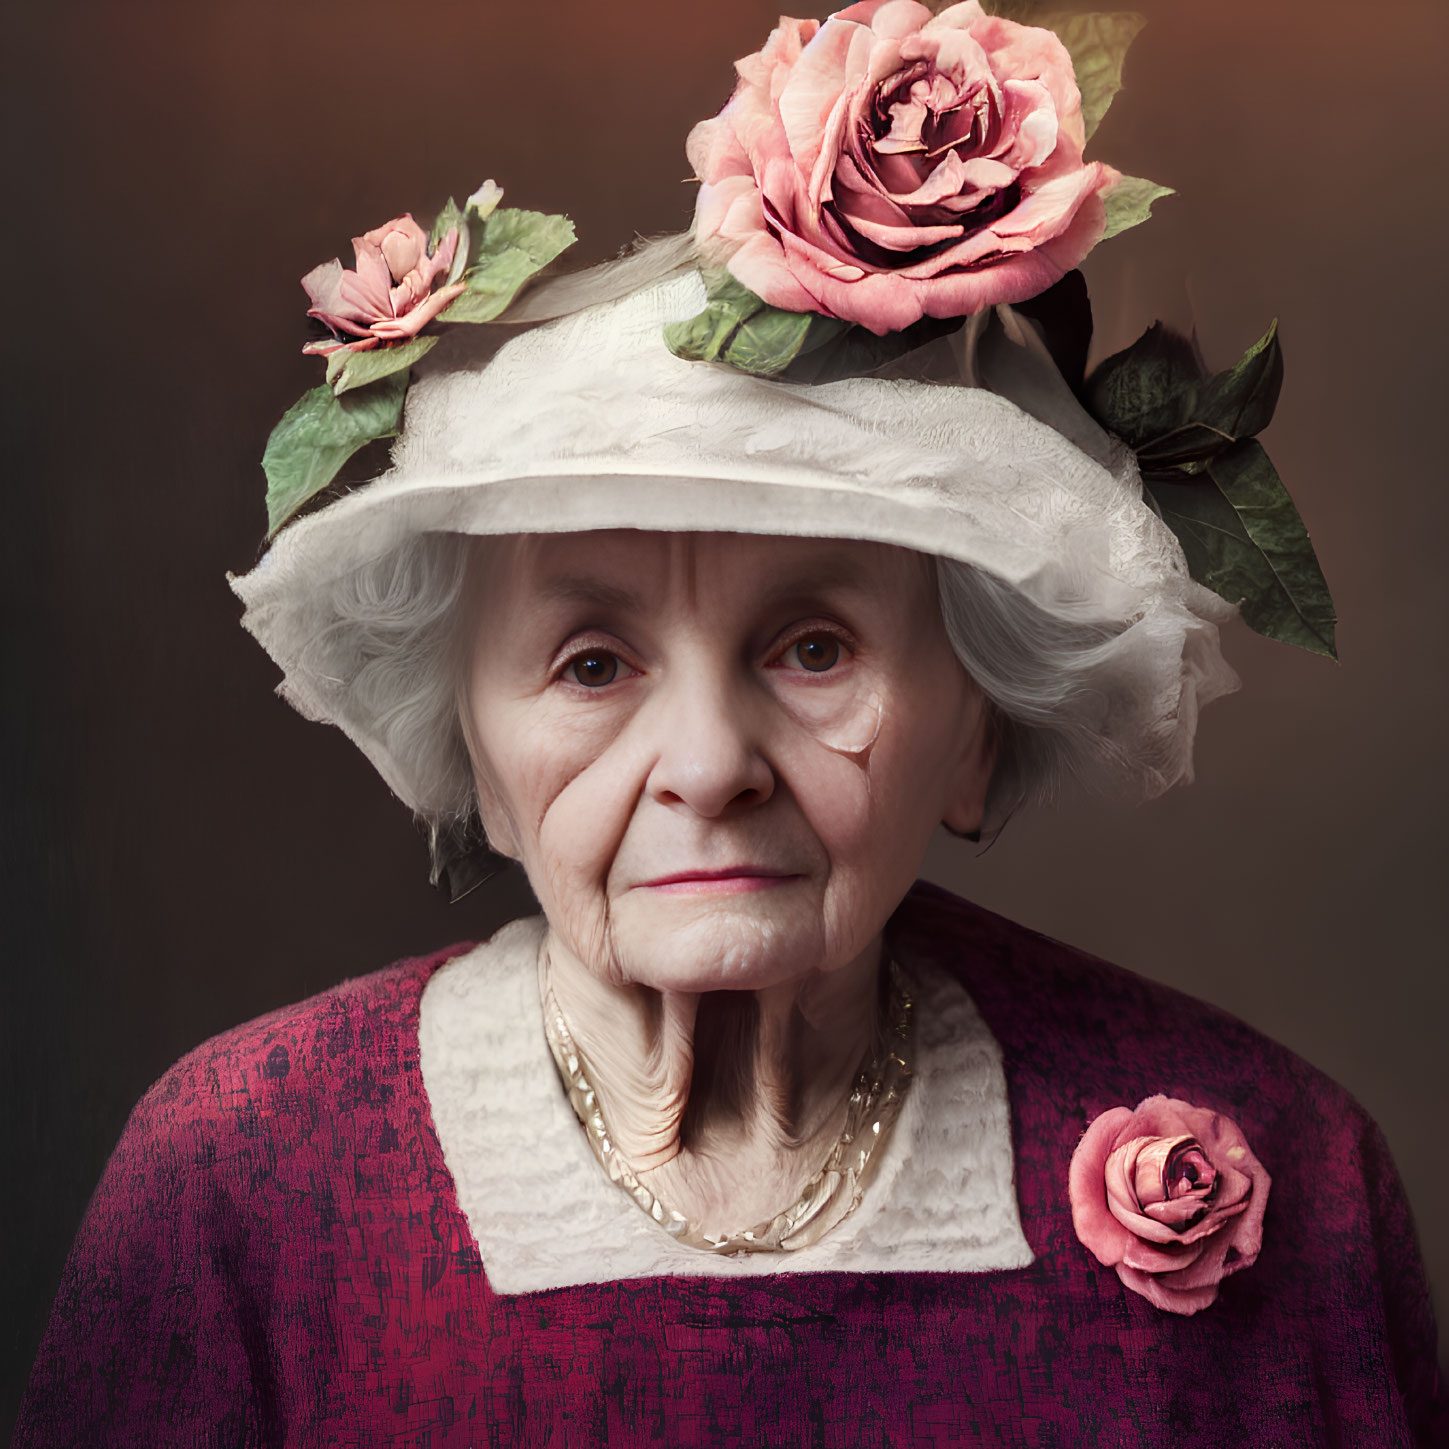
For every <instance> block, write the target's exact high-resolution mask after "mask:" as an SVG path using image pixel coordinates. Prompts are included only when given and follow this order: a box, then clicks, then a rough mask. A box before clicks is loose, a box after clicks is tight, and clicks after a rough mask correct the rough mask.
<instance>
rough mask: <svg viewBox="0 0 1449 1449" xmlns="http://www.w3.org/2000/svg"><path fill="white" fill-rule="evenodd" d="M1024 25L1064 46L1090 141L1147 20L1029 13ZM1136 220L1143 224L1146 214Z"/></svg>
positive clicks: (1122, 13) (1122, 14)
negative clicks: (1039, 28)
mask: <svg viewBox="0 0 1449 1449" xmlns="http://www.w3.org/2000/svg"><path fill="white" fill-rule="evenodd" d="M998 13H999V12H998ZM1008 18H1011V19H1017V18H1019V17H1016V16H1011V17H1008ZM1023 23H1024V24H1027V25H1039V26H1042V27H1043V28H1044V29H1047V30H1054V31H1056V33H1057V38H1058V39H1059V40H1060V41H1061V42H1062V44H1063V45H1064V46H1066V48H1067V54H1068V55H1070V56H1071V58H1072V69H1073V70H1074V71H1075V72H1076V77H1077V89H1078V90H1079V91H1081V93H1082V121H1083V122H1084V123H1085V125H1086V128H1087V139H1088V140H1090V139H1091V137H1092V132H1093V131H1095V130H1096V129H1097V127H1098V126H1099V125H1100V124H1101V122H1102V117H1103V116H1105V115H1106V114H1107V108H1108V107H1109V106H1110V105H1111V104H1112V97H1113V96H1115V95H1116V94H1117V92H1118V91H1119V90H1121V89H1122V62H1123V61H1124V60H1126V58H1127V50H1128V47H1129V46H1130V45H1131V44H1132V42H1133V41H1134V40H1136V38H1137V35H1138V32H1139V31H1140V30H1141V29H1142V27H1143V26H1144V25H1146V24H1147V17H1146V16H1145V15H1138V14H1137V13H1136V12H1135V11H1130V10H1115V11H1107V12H1103V11H1092V12H1088V13H1087V14H1077V13H1075V12H1072V11H1065V12H1064V11H1057V12H1055V13H1053V14H1045V15H1039V16H1038V18H1035V19H1033V18H1030V13H1029V14H1028V18H1026V19H1025V20H1024V21H1023ZM1149 184H1150V183H1149ZM1138 220H1139V221H1142V220H1146V213H1145V212H1144V214H1143V216H1141V217H1139V218H1138ZM1129 225H1130V223H1129ZM1119 230H1120V228H1119ZM1109 234H1110V233H1109Z"/></svg>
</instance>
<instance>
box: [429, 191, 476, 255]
mask: <svg viewBox="0 0 1449 1449" xmlns="http://www.w3.org/2000/svg"><path fill="white" fill-rule="evenodd" d="M455 226H456V227H459V228H461V231H462V234H463V236H465V237H466V236H467V235H468V224H467V222H466V221H465V220H464V217H463V213H462V212H461V211H459V210H458V203H457V202H456V201H454V200H453V198H452V197H451V196H450V197H449V198H448V200H447V202H446V203H445V204H444V206H443V209H442V210H441V211H440V212H439V213H438V214H437V216H435V217H434V218H433V229H432V231H431V232H429V233H428V250H429V251H430V252H431V251H433V250H434V249H435V248H436V247H437V245H438V243H439V242H440V241H442V239H443V238H444V237H445V236H447V234H448V233H449V232H450V231H452V229H453V228H454V227H455Z"/></svg>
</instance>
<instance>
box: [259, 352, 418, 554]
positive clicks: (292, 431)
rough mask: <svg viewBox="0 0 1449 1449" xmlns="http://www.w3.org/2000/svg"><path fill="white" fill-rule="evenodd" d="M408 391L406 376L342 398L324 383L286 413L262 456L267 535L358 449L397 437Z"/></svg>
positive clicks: (387, 379) (400, 374) (396, 376)
mask: <svg viewBox="0 0 1449 1449" xmlns="http://www.w3.org/2000/svg"><path fill="white" fill-rule="evenodd" d="M407 387H408V375H407V373H406V372H395V373H393V374H392V375H391V376H389V377H385V378H383V379H382V380H381V381H380V382H375V383H373V384H372V385H371V386H369V387H365V388H359V389H358V390H357V391H356V392H350V393H348V394H347V395H346V396H344V397H338V396H336V394H334V393H333V391H332V389H331V388H330V387H328V386H327V384H326V383H323V384H322V385H321V386H320V387H314V388H313V389H312V390H311V391H310V392H307V393H303V395H302V396H301V397H300V398H299V399H298V400H297V402H295V403H294V404H293V405H292V406H291V407H290V408H288V409H287V412H286V413H285V415H284V416H283V418H282V420H281V422H279V423H278V424H277V426H276V427H275V428H273V429H272V435H271V437H270V438H268V439H267V447H266V451H265V452H264V453H263V454H262V470H263V471H264V472H265V473H266V475H267V534H268V536H269V537H270V536H271V535H272V534H274V533H276V531H277V530H278V529H279V528H280V527H281V526H282V525H283V524H284V523H285V522H286V521H287V520H288V519H289V518H290V517H291V516H292V515H293V514H294V513H295V512H296V511H297V510H298V509H299V508H300V507H301V506H302V505H303V504H304V503H306V501H307V500H308V499H309V498H312V497H314V496H315V495H316V494H318V493H320V492H321V491H322V490H323V489H324V488H325V487H326V486H327V485H328V484H329V483H330V482H331V481H332V480H333V479H334V478H335V477H336V476H337V470H338V469H339V468H341V467H342V465H343V464H344V463H345V462H346V461H347V460H348V459H349V458H350V457H351V456H352V455H353V454H354V453H355V452H356V451H357V450H358V449H359V448H361V447H363V446H364V445H365V444H367V443H370V442H372V441H373V440H374V439H376V438H388V437H392V436H394V435H395V434H396V432H397V426H398V421H399V419H400V418H401V417H402V408H403V398H404V396H405V395H406V393H407Z"/></svg>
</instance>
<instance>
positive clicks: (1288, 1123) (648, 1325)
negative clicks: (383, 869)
mask: <svg viewBox="0 0 1449 1449" xmlns="http://www.w3.org/2000/svg"><path fill="white" fill-rule="evenodd" d="M891 929H892V937H893V940H894V941H895V942H896V943H898V945H899V947H900V949H901V950H902V951H906V952H909V953H911V954H913V955H914V956H915V957H916V958H917V959H923V958H929V959H930V960H932V961H934V962H935V963H936V965H937V967H939V969H940V970H942V971H946V972H949V973H952V974H953V975H954V976H956V977H957V978H958V979H959V980H960V981H961V983H962V984H963V985H964V987H965V989H966V992H968V993H969V996H970V998H971V1000H972V1001H973V1002H974V1003H975V1007H976V1008H977V1009H978V1010H979V1012H980V1015H981V1017H982V1018H983V1019H984V1020H985V1022H986V1023H987V1024H988V1025H989V1028H990V1032H991V1034H992V1035H993V1036H994V1038H995V1040H996V1042H997V1043H999V1045H1000V1052H1001V1062H1002V1065H1003V1066H1004V1070H1005V1080H1006V1088H1007V1095H1008V1097H1009V1102H1010V1133H1011V1145H1012V1148H1013V1150H1014V1161H1015V1175H1016V1182H1015V1187H1016V1203H1017V1206H1018V1207H1019V1213H1020V1226H1021V1230H1022V1232H1023V1233H1024V1235H1025V1239H1026V1241H1027V1242H1028V1243H1029V1245H1030V1251H1031V1255H1032V1260H1031V1261H1030V1262H1029V1264H1028V1265H1027V1266H1025V1267H1020V1268H1012V1269H1006V1270H997V1271H981V1272H955V1273H947V1272H872V1273H864V1272H805V1273H791V1274H767V1275H763V1276H754V1277H749V1278H732V1279H731V1278H719V1277H711V1276H656V1277H646V1278H629V1279H620V1280H615V1281H604V1282H593V1283H583V1284H577V1285H574V1286H569V1287H561V1288H555V1289H552V1290H548V1291H535V1292H523V1293H504V1292H501V1291H499V1290H498V1289H497V1288H496V1287H495V1285H494V1284H493V1283H491V1282H490V1277H489V1272H488V1265H487V1263H486V1262H484V1261H483V1260H482V1258H481V1257H480V1253H479V1248H478V1241H477V1237H475V1234H474V1233H473V1232H472V1230H471V1229H470V1225H469V1219H468V1217H467V1216H466V1215H465V1214H464V1212H463V1211H462V1209H461V1208H460V1206H459V1197H458V1193H457V1190H456V1188H455V1184H454V1180H453V1176H452V1174H451V1173H450V1171H449V1168H448V1164H447V1162H446V1161H445V1159H444V1156H443V1153H442V1150H441V1147H440V1145H439V1139H438V1135H437V1131H436V1128H435V1124H434V1119H433V1114H432V1111H431V1108H430V1102H429V1098H428V1094H427V1092H426V1090H425V1088H424V1084H423V1077H422V1072H421V1070H420V1066H419V1035H418V1031H419V1028H418V1021H419V1001H420V998H421V995H422V992H423V989H424V987H425V985H426V983H427V982H428V980H429V978H430V977H431V976H432V974H433V973H434V972H435V971H436V970H437V969H438V968H439V966H441V965H442V964H443V963H444V962H445V961H446V960H448V959H449V958H450V957H451V956H453V955H456V954H457V953H456V952H444V953H441V954H439V955H438V956H435V957H430V958H427V959H424V960H415V961H408V962H404V963H402V964H400V965H397V966H394V967H392V968H390V969H388V970H386V971H381V972H378V973H376V974H374V975H372V976H367V977H363V978H361V979H359V980H356V981H352V982H349V983H347V984H345V985H343V986H340V987H338V988H336V989H334V990H332V991H329V992H326V993H324V994H323V995H321V996H318V997H316V998H314V999H313V1000H311V1001H309V1002H306V1003H303V1004H302V1005H300V1006H297V1007H292V1008H288V1009H286V1010H283V1011H279V1012H274V1013H272V1014H271V1015H269V1016H267V1017H264V1018H261V1019H260V1020H258V1021H255V1022H252V1023H250V1024H249V1025H247V1026H244V1027H241V1028H238V1029H237V1030H235V1031H232V1032H228V1033H226V1034H224V1035H222V1036H220V1037H218V1038H216V1039H215V1040H214V1041H212V1042H210V1043H208V1044H207V1045H205V1046H203V1047H201V1048H199V1049H198V1050H197V1051H195V1052H193V1053H192V1054H190V1055H189V1056H188V1057H186V1058H184V1059H183V1060H182V1061H181V1062H180V1063H178V1064H177V1066H176V1067H174V1068H173V1069H172V1070H171V1071H170V1072H168V1073H167V1074H166V1076H164V1077H163V1078H162V1079H161V1081H160V1082H158V1083H157V1085H156V1086H155V1087H154V1088H152V1090H151V1091H150V1092H149V1093H148V1094H147V1095H146V1097H145V1098H144V1099H143V1100H142V1102H141V1103H140V1104H139V1105H138V1107H137V1108H136V1110H135V1112H134V1114H133V1115H132V1118H131V1120H130V1123H129V1124H128V1126H127V1128H126V1131H125V1133H124V1135H123V1137H122V1139H121V1142H120V1144H119V1145H118V1147H117V1149H116V1152H115V1154H114V1156H113V1157H112V1159H111V1162H110V1164H109V1166H108V1167H107V1169H106V1173H105V1175H104V1177H103V1179H102V1181H101V1184H100V1186H99V1188H98V1189H97V1191H96V1195H95V1197H94V1199H93V1201H92V1203H91V1206H90V1209H89V1211H88V1213H87V1216H86V1220H85V1223H84V1225H83V1226H82V1229H81V1232H80V1234H79V1236H78V1238H77V1240H76V1244H75V1247H74V1249H73V1250H72V1253H71V1257H70V1260H69V1262H68V1264H67V1266H66V1269H65V1275H64V1279H63V1281H62V1284H61V1289H60V1293H59V1296H58V1298H57V1301H56V1305H55V1310H54V1314H53V1316H52V1319H51V1323H50V1326H49V1328H48V1330H47V1333H46V1336H45V1339H44V1342H43V1344H42V1347H41V1350H40V1355H39V1358H38V1360H37V1362H36V1366H35V1369H34V1372H33V1375H32V1379H31V1383H30V1388H29V1392H28V1395H27V1398H26V1401H25V1403H24V1405H23V1407H22V1410H21V1415H20V1421H19V1426H18V1431H17V1437H16V1441H15V1442H16V1443H17V1444H18V1445H20V1446H39V1445H66V1446H74V1445H86V1446H90V1445H96V1446H100V1445H114V1446H131V1445H166V1446H193V1445H206V1446H250V1445H269V1446H270V1445H289V1446H290V1445H348V1446H354V1445H355V1446H370V1449H377V1446H384V1445H397V1446H403V1445H406V1446H418V1449H422V1446H428V1449H441V1446H449V1449H452V1446H478V1449H482V1446H514V1445H520V1446H521V1445H553V1446H571V1445H590V1444H602V1443H610V1444H625V1445H627V1444H669V1445H695V1444H699V1445H706V1444H707V1445H716V1444H781V1445H786V1444H788V1445H841V1446H854V1445H872V1444H901V1445H978V1444H979V1445H1013V1446H1016V1445H1021V1446H1057V1445H1113V1446H1115V1445H1122V1446H1134V1449H1137V1446H1158V1445H1161V1446H1166V1445H1169V1444H1172V1445H1180V1444H1182V1443H1184V1442H1190V1443H1192V1444H1193V1445H1194V1446H1195V1449H1203V1446H1216V1445H1223V1446H1229V1445H1231V1446H1234V1449H1244V1446H1253V1449H1260V1446H1279V1445H1281V1446H1284V1449H1288V1446H1292V1449H1304V1446H1312V1445H1343V1446H1353V1449H1360V1446H1389V1445H1421V1446H1427V1445H1441V1444H1446V1443H1449V1401H1446V1396H1445V1390H1444V1386H1443V1384H1442V1382H1441V1380H1440V1376H1439V1373H1438V1370H1437V1367H1436V1349H1435V1334H1434V1325H1433V1320H1432V1316H1431V1312H1430V1307H1429V1299H1428V1291H1427V1286H1426V1284H1425V1280H1424V1275H1423V1270H1422V1267H1421V1265H1420V1260H1419V1255H1418V1252H1417V1248H1416V1245H1415V1242H1414V1234H1413V1226H1412V1223H1411V1221H1410V1218H1409V1213H1408V1209H1407V1206H1406V1203H1405V1200H1404V1197H1403V1193H1402V1189H1401V1187H1400V1185H1399V1181H1398V1178H1397V1175H1396V1173H1395V1171H1394V1168H1393V1165H1392V1162H1391V1161H1390V1158H1389V1155H1388V1153H1387V1150H1386V1148H1385V1146H1384V1143H1383V1140H1382V1138H1381V1136H1380V1134H1379V1132H1378V1130H1377V1129H1376V1128H1375V1126H1374V1125H1373V1123H1372V1122H1371V1121H1370V1120H1369V1119H1368V1117H1367V1116H1366V1115H1365V1114H1364V1112H1363V1111H1362V1109H1360V1108H1359V1107H1358V1106H1357V1105H1356V1104H1355V1103H1354V1102H1353V1101H1352V1100H1351V1099H1350V1098H1349V1097H1348V1096H1347V1094H1345V1093H1344V1092H1343V1091H1342V1090H1341V1089H1340V1088H1338V1087H1336V1086H1334V1085H1333V1084H1332V1083H1331V1082H1329V1081H1328V1080H1327V1079H1325V1078H1324V1077H1323V1076H1322V1075H1321V1074H1319V1073H1318V1072H1316V1071H1315V1070H1313V1069H1312V1068H1311V1067H1309V1066H1308V1065H1307V1064H1305V1063H1304V1062H1302V1061H1300V1060H1299V1059H1298V1058H1296V1057H1294V1056H1293V1055H1292V1054H1291V1053H1289V1052H1287V1051H1286V1050H1284V1049H1283V1048H1281V1047H1279V1046H1276V1045H1275V1044H1273V1043H1272V1042H1269V1041H1267V1040H1266V1039H1265V1038H1263V1037H1262V1036H1260V1035H1258V1034H1257V1033H1255V1032H1253V1031H1252V1030H1250V1029H1249V1028H1248V1027H1246V1026H1244V1025H1243V1024H1242V1023H1241V1022H1238V1021H1236V1020H1234V1019H1233V1018H1231V1017H1229V1016H1226V1015H1224V1014H1223V1013H1221V1012H1218V1011H1216V1010H1214V1009H1212V1008H1210V1007H1207V1006H1205V1005H1203V1004H1201V1003H1199V1002H1195V1001H1193V1000H1191V999H1190V998H1187V997H1184V996H1182V995H1180V994H1178V993H1174V992H1171V991H1168V990H1166V989H1164V988H1162V987H1159V986H1156V985H1154V984H1152V983H1149V982H1147V981H1145V980H1143V979H1141V978H1139V977H1137V976H1134V975H1132V974H1130V973H1128V972H1125V971H1122V970H1119V969H1117V968H1115V967H1112V966H1108V965H1105V964H1104V963H1102V962H1099V961H1096V960H1094V959H1092V958H1090V957H1087V956H1085V955H1083V954H1081V953H1079V952H1076V951H1074V950H1072V949H1070V948H1068V947H1065V946H1062V945H1060V944H1058V943H1056V942H1053V941H1049V940H1047V939H1045V938H1043V937H1041V936H1038V935H1035V934H1034V933H1032V932H1029V931H1026V930H1024V929H1023V928H1021V927H1019V926H1015V925H1012V924H1010V923H1009V922H1006V921H1003V920H1001V919H1000V918H998V917H995V916H992V915H990V914H988V913H986V912H984V911H981V910H979V909H978V908H976V907H974V906H971V905H968V904H967V903H965V902H963V901H960V900H957V899H955V898H954V897H951V896H949V895H947V894H945V893H944V892H941V891H938V890H935V889H934V888H931V887H925V886H918V887H917V888H916V889H915V890H914V891H913V892H912V894H911V896H910V897H909V898H908V899H907V901H906V903H905V904H904V905H903V906H902V908H901V910H900V911H899V912H898V913H897V915H896V917H895V918H894V920H893V922H892V928H891ZM1155 1093H1164V1094H1166V1095H1168V1096H1174V1097H1181V1098H1185V1099H1187V1100H1188V1101H1191V1102H1193V1103H1195V1104H1197V1105H1200V1106H1208V1107H1213V1108H1215V1109H1217V1110H1221V1111H1223V1112H1226V1113H1227V1114H1229V1115H1230V1116H1232V1117H1233V1118H1234V1119H1235V1120H1236V1121H1237V1122H1238V1123H1239V1124H1240V1125H1241V1126H1242V1128H1243V1130H1244V1132H1245V1133H1246V1136H1247V1139H1248V1141H1249V1142H1250V1143H1251V1144H1252V1146H1253V1150H1254V1151H1255V1153H1256V1154H1257V1156H1258V1157H1259V1158H1260V1159H1261V1160H1262V1162H1263V1163H1264V1165H1265V1166H1266V1167H1267V1169H1268V1171H1269V1172H1270V1173H1271V1174H1272V1178H1273V1187H1272V1194H1271V1197H1270V1201H1269V1206H1268V1214H1267V1219H1266V1222H1265V1227H1264V1245H1263V1250H1262V1254H1261V1256H1260V1257H1259V1259H1258V1261H1257V1262H1256V1263H1255V1264H1254V1265H1253V1266H1252V1267H1251V1268H1250V1269H1248V1270H1245V1271H1243V1272H1240V1273H1238V1274H1236V1275H1234V1276H1233V1277H1231V1278H1229V1279H1228V1280H1226V1281H1225V1283H1224V1284H1223V1287H1222V1292H1221V1295H1220V1297H1219V1299H1218V1301H1217V1302H1216V1303H1215V1304H1214V1305H1212V1307H1210V1308H1208V1309H1206V1310H1204V1311H1203V1312H1201V1313H1198V1314H1196V1315H1193V1316H1191V1317H1184V1316H1177V1315H1173V1314H1167V1313H1163V1312H1160V1311H1159V1310H1157V1309H1156V1308H1153V1307H1152V1306H1151V1305H1150V1304H1149V1303H1148V1302H1147V1301H1146V1300H1145V1299H1143V1298H1141V1297H1139V1296H1137V1295H1136V1294H1133V1293H1131V1292H1129V1291H1127V1290H1126V1289H1125V1288H1124V1287H1123V1286H1122V1284H1121V1283H1120V1282H1119V1281H1118V1278H1117V1276H1116V1274H1115V1273H1114V1272H1113V1271H1112V1270H1111V1269H1108V1268H1104V1267H1102V1266H1101V1265H1100V1264H1099V1263H1097V1261H1096V1260H1095V1259H1094V1258H1093V1257H1092V1256H1091V1255H1090V1254H1089V1253H1088V1252H1087V1250H1086V1249H1085V1248H1084V1247H1083V1246H1082V1245H1081V1244H1080V1243H1079V1242H1078V1240H1077V1238H1076V1236H1075V1234H1074V1232H1073V1229H1072V1223H1071V1215H1070V1210H1069V1206H1068V1202H1067V1192H1066V1176H1067V1165H1068V1162H1069V1161H1070V1158H1071V1155H1072V1150H1073V1148H1074V1147H1075V1146H1076V1143H1077V1141H1078V1139H1079V1138H1080V1136H1081V1134H1082V1132H1083V1130H1084V1129H1085V1127H1086V1125H1087V1124H1088V1123H1089V1122H1090V1121H1091V1120H1092V1119H1093V1118H1094V1117H1095V1116H1097V1114H1098V1113H1100V1112H1102V1111H1104V1110H1106V1109H1107V1108H1109V1107H1115V1106H1122V1105H1126V1106H1134V1105H1135V1104H1136V1103H1137V1102H1138V1101H1140V1100H1141V1099H1142V1098H1144V1097H1147V1096H1150V1095H1153V1094H1155ZM646 1226H648V1225H647V1224H646Z"/></svg>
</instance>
